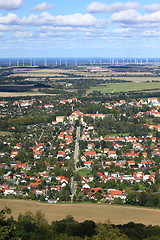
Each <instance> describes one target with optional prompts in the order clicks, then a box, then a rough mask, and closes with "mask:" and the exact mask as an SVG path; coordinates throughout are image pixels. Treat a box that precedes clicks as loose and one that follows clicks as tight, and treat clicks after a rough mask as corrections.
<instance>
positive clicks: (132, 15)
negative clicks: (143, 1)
mask: <svg viewBox="0 0 160 240" xmlns="http://www.w3.org/2000/svg"><path fill="white" fill-rule="evenodd" d="M141 16H142V15H140V14H139V13H138V12H137V11H136V10H134V9H129V10H126V11H121V12H118V13H113V14H112V16H111V20H112V21H113V22H121V23H134V22H137V21H138V19H140V18H141Z"/></svg>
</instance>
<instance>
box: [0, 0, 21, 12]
mask: <svg viewBox="0 0 160 240" xmlns="http://www.w3.org/2000/svg"><path fill="white" fill-rule="evenodd" d="M22 4H23V1H22V0H0V9H6V10H14V9H18V8H20V7H21V6H22Z"/></svg>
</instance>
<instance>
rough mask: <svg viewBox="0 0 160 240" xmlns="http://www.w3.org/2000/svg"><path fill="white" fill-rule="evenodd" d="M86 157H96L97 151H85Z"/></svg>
mask: <svg viewBox="0 0 160 240" xmlns="http://www.w3.org/2000/svg"><path fill="white" fill-rule="evenodd" d="M84 155H85V157H87V156H88V157H91V158H92V157H96V155H97V153H96V151H88V152H85V154H84Z"/></svg>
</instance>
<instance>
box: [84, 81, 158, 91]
mask: <svg viewBox="0 0 160 240" xmlns="http://www.w3.org/2000/svg"><path fill="white" fill-rule="evenodd" d="M151 89H160V83H159V82H152V83H150V82H147V83H146V82H145V83H133V82H126V83H113V84H107V85H106V86H96V87H91V88H90V89H89V90H88V91H87V93H90V92H93V91H94V90H96V91H100V92H102V93H109V92H126V91H137V90H151Z"/></svg>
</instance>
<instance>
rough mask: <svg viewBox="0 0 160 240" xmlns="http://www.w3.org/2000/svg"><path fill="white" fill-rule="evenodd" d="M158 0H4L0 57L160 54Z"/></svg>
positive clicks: (0, 9)
mask: <svg viewBox="0 0 160 240" xmlns="http://www.w3.org/2000/svg"><path fill="white" fill-rule="evenodd" d="M153 1H154V2H153ZM153 1H149V0H141V1H125V0H119V1H115V0H112V1H109V0H108V1H106V0H102V1H101V0H100V1H90V0H46V1H43V0H0V58H14V57H15V58H21V57H22V58H24V57H48V58H49V57H76V58H78V57H104V58H111V57H112V58H116V57H117V58H135V57H136V58H151V57H152V58H160V1H157V0H153Z"/></svg>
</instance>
